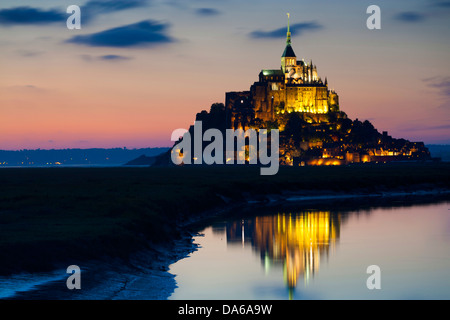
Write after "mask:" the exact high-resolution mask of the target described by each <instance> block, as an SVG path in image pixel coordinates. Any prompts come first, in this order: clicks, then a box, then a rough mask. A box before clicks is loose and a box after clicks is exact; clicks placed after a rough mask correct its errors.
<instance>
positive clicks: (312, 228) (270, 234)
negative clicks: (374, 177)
mask: <svg viewBox="0 0 450 320" xmlns="http://www.w3.org/2000/svg"><path fill="white" fill-rule="evenodd" d="M340 223H341V217H340V214H331V213H330V212H328V211H311V212H302V213H279V214H277V215H275V216H262V217H256V218H254V219H252V220H247V221H241V222H235V223H233V224H232V225H229V226H228V227H227V238H228V241H229V242H237V241H238V239H239V240H241V241H243V240H244V238H243V232H244V229H246V231H245V232H246V234H245V236H246V240H250V241H251V242H252V246H253V247H254V249H256V250H257V251H259V252H260V254H261V259H262V261H263V263H264V268H265V270H266V272H268V270H270V268H271V267H273V266H277V265H278V266H281V267H282V269H283V276H284V281H285V284H286V285H287V287H288V288H289V292H290V294H292V291H293V289H294V288H295V287H296V286H297V282H298V281H299V280H300V279H304V280H305V282H306V283H307V282H308V280H309V279H310V278H311V277H313V276H314V274H315V273H317V272H318V270H319V266H320V260H321V258H322V257H323V256H327V257H328V255H329V253H330V251H332V250H333V249H334V247H335V244H336V242H337V240H338V239H339V233H340ZM237 224H241V226H238V225H237ZM241 230H242V231H241ZM241 232H242V234H241Z"/></svg>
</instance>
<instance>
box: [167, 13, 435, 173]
mask: <svg viewBox="0 0 450 320" xmlns="http://www.w3.org/2000/svg"><path fill="white" fill-rule="evenodd" d="M288 16H289V15H288ZM280 51H281V50H280ZM341 107H342V106H339V96H338V94H337V93H336V92H335V91H334V90H330V89H329V88H328V81H327V79H326V78H325V80H323V81H322V78H321V77H320V76H319V73H318V71H317V67H316V66H315V65H314V64H313V63H312V61H310V62H306V61H304V60H299V59H297V56H296V54H295V52H294V49H293V48H292V44H291V32H290V30H289V20H288V27H287V36H286V45H285V48H284V51H283V53H282V54H281V65H280V68H279V69H263V70H261V72H260V73H259V79H258V81H256V82H254V83H253V84H252V85H251V86H250V90H248V91H240V92H227V93H226V95H225V104H223V103H214V104H212V105H211V109H210V111H209V112H208V111H206V110H203V111H201V112H200V113H197V115H196V118H195V121H196V122H197V121H198V122H200V121H201V123H202V129H201V131H199V130H197V133H196V132H195V131H196V130H195V126H194V125H193V126H191V127H190V128H189V130H188V131H189V134H190V136H192V137H194V138H193V139H198V141H201V142H202V145H201V150H204V149H206V151H208V152H206V154H211V156H212V153H211V152H209V151H210V145H209V144H208V142H209V141H211V139H207V140H203V138H202V137H203V136H204V134H205V133H206V132H208V130H209V129H216V130H218V131H220V132H221V133H222V136H226V133H227V131H228V130H231V131H233V130H234V131H245V132H247V131H249V132H252V130H253V131H254V132H259V131H260V130H265V131H264V132H271V131H272V130H276V131H277V135H276V136H277V138H279V144H278V146H279V148H278V150H276V149H277V148H270V152H269V148H267V151H268V153H267V154H269V153H270V154H271V155H272V151H273V152H274V153H273V154H275V153H276V154H277V155H278V159H279V164H280V165H290V166H298V165H300V166H303V165H347V164H352V163H364V162H375V163H379V162H388V161H407V160H412V161H419V160H420V161H425V160H430V159H431V155H430V152H429V150H428V149H427V148H426V147H425V144H424V143H423V142H411V141H408V140H405V139H396V138H393V137H391V136H390V135H388V133H387V131H383V132H382V133H380V132H379V131H378V130H377V129H376V128H375V127H374V126H373V125H372V124H371V123H370V122H369V121H368V120H365V121H360V120H358V119H355V120H352V119H349V118H348V117H347V114H346V113H345V112H344V111H342V110H341V109H342V108H341ZM249 129H251V130H249ZM214 132H217V131H214ZM206 136H208V135H206ZM177 138H178V137H177ZM233 139H234V138H233ZM214 143H216V141H215V140H214ZM187 145H189V144H187ZM197 145H200V144H197ZM250 145H251V143H250V141H249V142H248V145H247V142H245V145H244V146H239V147H236V149H235V150H234V151H235V154H234V155H231V156H226V157H223V159H222V161H216V163H219V162H221V163H227V164H231V163H234V162H233V159H238V155H245V162H246V163H249V164H251V160H252V157H251V156H250V155H251V154H252V150H251V149H252V148H250ZM271 145H272V143H267V146H271ZM255 146H256V145H255ZM258 148H259V149H258ZM186 149H188V148H187V147H186ZM216 149H217V148H216ZM253 149H255V150H261V148H260V146H256V147H255V148H253ZM262 149H263V150H265V149H266V148H265V147H264V146H263V148H262ZM274 149H275V150H274ZM230 150H232V149H230ZM172 151H174V152H175V156H178V157H181V156H182V157H183V161H182V163H183V164H188V163H197V162H194V161H196V160H195V159H193V160H192V161H188V160H187V159H184V157H185V154H184V151H183V155H181V151H180V148H174V149H173V150H172ZM188 151H191V152H189V153H187V154H188V155H189V157H195V158H197V160H198V161H200V160H199V159H200V157H198V156H193V155H195V153H194V150H188ZM197 154H200V153H199V152H197ZM218 154H221V153H220V152H218ZM223 154H224V155H225V154H226V153H223ZM215 156H216V154H215ZM274 157H275V156H274ZM184 160H186V161H184ZM259 160H261V159H259ZM271 160H272V161H271V164H274V158H273V159H271ZM230 161H231V162H230ZM162 162H163V161H162ZM260 163H261V164H263V163H262V162H261V161H260ZM271 167H272V166H271ZM273 167H274V168H275V169H278V168H277V167H276V166H273ZM276 171H277V170H274V172H276Z"/></svg>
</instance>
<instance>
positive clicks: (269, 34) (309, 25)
mask: <svg viewBox="0 0 450 320" xmlns="http://www.w3.org/2000/svg"><path fill="white" fill-rule="evenodd" d="M322 28H323V27H322V26H321V25H320V24H318V23H317V22H314V21H312V22H303V23H296V24H293V25H291V26H290V30H291V33H292V35H293V36H298V35H301V34H302V33H303V32H305V31H314V30H319V29H322ZM286 31H287V30H286V27H282V28H279V29H275V30H272V31H261V30H257V31H253V32H251V33H250V37H252V38H255V39H263V38H269V39H274V38H284V37H286Z"/></svg>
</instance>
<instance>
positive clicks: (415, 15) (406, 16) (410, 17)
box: [394, 11, 425, 23]
mask: <svg viewBox="0 0 450 320" xmlns="http://www.w3.org/2000/svg"><path fill="white" fill-rule="evenodd" d="M394 18H395V19H396V20H398V21H402V22H410V23H415V22H422V21H423V20H425V15H424V14H422V13H419V12H414V11H407V12H400V13H398V14H396V15H395V16H394Z"/></svg>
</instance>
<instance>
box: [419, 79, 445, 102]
mask: <svg viewBox="0 0 450 320" xmlns="http://www.w3.org/2000/svg"><path fill="white" fill-rule="evenodd" d="M423 81H424V82H425V83H426V84H427V85H428V87H430V88H435V89H438V90H439V92H440V93H441V94H442V95H443V96H446V97H448V98H450V77H432V78H427V79H424V80H423Z"/></svg>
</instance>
